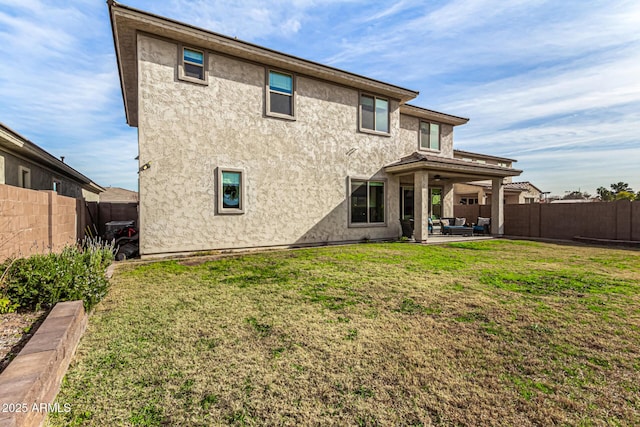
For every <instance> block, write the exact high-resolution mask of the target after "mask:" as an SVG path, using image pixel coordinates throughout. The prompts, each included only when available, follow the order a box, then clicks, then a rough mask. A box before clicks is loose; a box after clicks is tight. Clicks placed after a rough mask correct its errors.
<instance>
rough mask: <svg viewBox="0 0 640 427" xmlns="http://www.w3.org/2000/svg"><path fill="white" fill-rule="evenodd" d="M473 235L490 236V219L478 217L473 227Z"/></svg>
mask: <svg viewBox="0 0 640 427" xmlns="http://www.w3.org/2000/svg"><path fill="white" fill-rule="evenodd" d="M473 234H491V218H483V217H481V216H479V217H478V222H476V223H475V224H474V225H473Z"/></svg>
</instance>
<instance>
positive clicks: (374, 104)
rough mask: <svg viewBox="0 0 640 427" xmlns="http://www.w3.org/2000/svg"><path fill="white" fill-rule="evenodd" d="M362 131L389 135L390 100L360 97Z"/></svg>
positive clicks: (367, 96) (369, 96) (371, 96)
mask: <svg viewBox="0 0 640 427" xmlns="http://www.w3.org/2000/svg"><path fill="white" fill-rule="evenodd" d="M360 130H365V131H374V132H382V133H389V100H388V99H385V98H378V97H377V96H373V95H364V94H362V95H360Z"/></svg>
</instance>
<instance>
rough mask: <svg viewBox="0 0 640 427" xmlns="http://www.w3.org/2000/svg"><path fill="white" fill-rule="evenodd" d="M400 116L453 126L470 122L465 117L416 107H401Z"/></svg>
mask: <svg viewBox="0 0 640 427" xmlns="http://www.w3.org/2000/svg"><path fill="white" fill-rule="evenodd" d="M400 114H406V115H408V116H413V117H418V118H421V119H426V120H433V121H436V122H440V123H446V124H450V125H453V126H458V125H463V124H465V123H467V122H468V121H469V119H465V118H464V117H457V116H452V115H451V114H445V113H440V112H438V111H433V110H427V109H426V108H422V107H417V106H415V105H410V104H404V105H401V106H400Z"/></svg>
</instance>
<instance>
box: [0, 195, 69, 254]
mask: <svg viewBox="0 0 640 427" xmlns="http://www.w3.org/2000/svg"><path fill="white" fill-rule="evenodd" d="M76 204H77V202H76V199H74V198H70V197H64V196H59V195H57V194H56V193H55V192H54V191H36V190H29V189H24V188H19V187H14V186H11V185H3V184H0V261H2V260H5V259H6V258H8V257H12V256H29V255H32V254H36V253H47V252H49V251H50V250H53V251H59V250H61V249H62V248H63V247H64V246H65V245H69V244H73V243H75V241H76V236H77V229H76Z"/></svg>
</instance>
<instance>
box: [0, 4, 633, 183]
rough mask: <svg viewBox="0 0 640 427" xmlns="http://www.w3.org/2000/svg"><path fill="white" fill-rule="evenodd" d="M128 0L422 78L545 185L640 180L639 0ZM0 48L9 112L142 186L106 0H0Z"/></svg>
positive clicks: (412, 79)
mask: <svg viewBox="0 0 640 427" xmlns="http://www.w3.org/2000/svg"><path fill="white" fill-rule="evenodd" d="M123 3H124V4H126V5H128V6H132V7H136V8H139V9H142V10H146V11H149V12H152V13H156V14H159V15H162V16H166V17H169V18H173V19H177V20H180V21H183V22H187V23H190V24H192V25H196V26H200V27H203V28H207V29H209V30H213V31H217V32H220V33H222V34H226V35H229V36H236V37H238V38H239V39H241V40H245V41H248V42H252V43H256V44H259V45H261V46H265V47H268V48H271V49H275V50H279V51H282V52H286V53H289V54H293V55H296V56H300V57H302V58H306V59H310V60H313V61H316V62H320V63H324V64H329V65H332V66H334V67H338V68H342V69H344V70H347V71H351V72H355V73H358V74H363V75H366V76H369V77H372V78H376V79H380V80H384V81H387V82H389V83H393V84H396V85H399V86H403V87H406V88H409V89H414V90H418V91H420V96H419V97H418V98H417V99H416V100H414V101H412V103H413V104H415V105H419V106H421V107H425V108H429V109H434V110H438V111H442V112H445V113H450V114H454V115H457V116H463V117H469V118H470V119H471V120H470V121H469V123H468V124H466V125H464V126H460V127H457V128H456V130H455V136H454V137H455V147H456V148H458V149H462V150H468V151H476V152H482V153H487V154H493V155H498V156H506V157H512V158H515V159H517V160H518V163H516V165H515V166H516V167H518V168H520V169H524V171H525V172H524V173H523V174H522V176H521V177H520V178H518V180H522V181H524V180H526V181H531V182H532V183H534V184H535V185H536V186H538V187H539V188H540V189H542V190H543V191H550V192H552V193H553V194H558V195H563V194H564V192H565V191H573V190H578V189H580V190H582V191H588V192H590V193H594V192H595V189H596V188H597V187H598V186H601V185H602V186H605V187H608V186H609V184H611V183H613V182H618V181H625V182H628V183H629V184H630V186H631V187H633V188H634V189H635V190H636V191H638V190H640V173H639V172H638V171H639V170H640V168H639V165H638V164H639V162H640V2H638V1H637V0H632V1H618V0H607V1H582V0H581V1H573V0H567V1H561V2H560V1H557V0H553V1H542V0H529V1H519V0H510V1H504V0H452V1H438V0H436V1H421V2H420V1H398V2H383V1H380V2H371V1H364V0H344V1H342V0H281V1H278V2H268V1H264V0H260V1H259V0H249V1H235V0H224V1H216V0H206V1H205V0H166V1H153V0H129V1H123ZM0 55H1V57H2V61H0V112H1V113H0V121H1V122H3V123H4V124H5V125H7V126H9V127H10V128H12V129H14V130H15V131H17V132H18V133H21V134H22V135H24V136H25V137H27V138H29V139H30V140H32V141H33V142H35V143H36V144H38V145H40V146H41V147H42V148H44V149H46V150H47V151H49V152H50V153H52V154H53V155H56V156H65V158H66V160H65V161H66V162H67V163H68V164H69V165H71V166H72V167H74V168H76V169H78V170H79V171H80V172H82V173H84V174H85V175H87V176H89V177H90V178H91V179H93V180H94V181H95V182H97V183H98V184H100V185H103V186H109V185H111V186H120V187H125V188H130V189H134V190H135V189H136V188H137V181H136V180H137V174H136V172H137V162H136V161H135V160H134V157H135V156H136V155H137V132H136V129H134V128H129V127H128V126H127V125H126V123H125V118H124V108H123V104H122V98H121V92H120V84H119V80H118V74H117V66H116V61H115V54H114V48H113V40H112V35H111V28H110V24H109V16H108V10H107V5H106V3H105V2H104V1H102V0H67V1H63V2H45V1H41V0H0ZM407 154H409V153H407Z"/></svg>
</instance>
